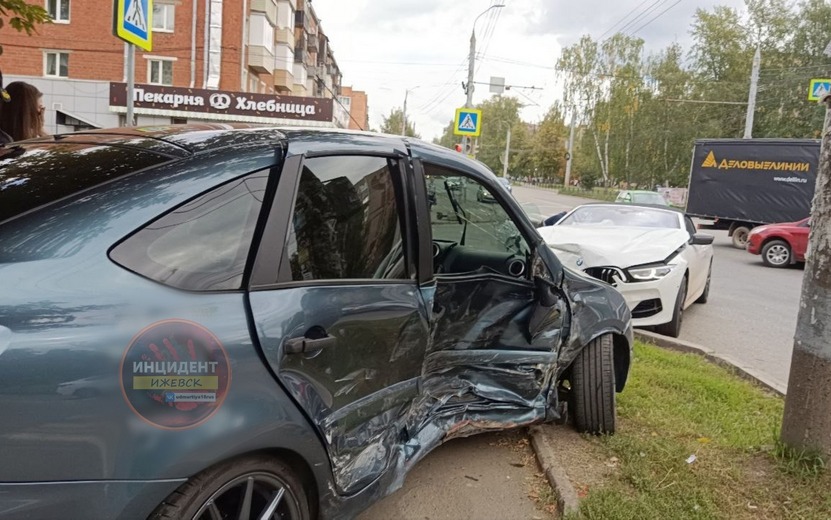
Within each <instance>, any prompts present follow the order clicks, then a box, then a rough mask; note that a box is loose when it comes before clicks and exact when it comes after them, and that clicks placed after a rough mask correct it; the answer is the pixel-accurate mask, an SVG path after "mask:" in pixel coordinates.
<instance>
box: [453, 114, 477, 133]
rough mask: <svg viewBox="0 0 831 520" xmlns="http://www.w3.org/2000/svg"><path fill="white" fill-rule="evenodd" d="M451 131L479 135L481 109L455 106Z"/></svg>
mask: <svg viewBox="0 0 831 520" xmlns="http://www.w3.org/2000/svg"><path fill="white" fill-rule="evenodd" d="M453 133H454V134H455V135H466V136H468V137H479V135H480V134H481V133H482V111H481V110H476V109H475V108H457V109H456V119H455V121H454V123H453Z"/></svg>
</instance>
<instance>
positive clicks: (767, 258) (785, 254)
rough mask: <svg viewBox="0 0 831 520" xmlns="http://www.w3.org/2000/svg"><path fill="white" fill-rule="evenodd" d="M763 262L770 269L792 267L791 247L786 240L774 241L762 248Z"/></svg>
mask: <svg viewBox="0 0 831 520" xmlns="http://www.w3.org/2000/svg"><path fill="white" fill-rule="evenodd" d="M762 262H764V264H765V265H766V266H768V267H788V266H789V265H791V246H789V245H788V243H787V242H785V241H784V240H772V241H770V242H768V243H767V244H765V245H764V247H762Z"/></svg>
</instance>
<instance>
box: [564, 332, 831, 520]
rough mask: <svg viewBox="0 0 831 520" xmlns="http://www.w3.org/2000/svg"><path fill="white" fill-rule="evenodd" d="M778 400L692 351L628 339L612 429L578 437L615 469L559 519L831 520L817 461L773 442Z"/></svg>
mask: <svg viewBox="0 0 831 520" xmlns="http://www.w3.org/2000/svg"><path fill="white" fill-rule="evenodd" d="M783 407H784V401H783V399H782V398H780V397H778V396H776V395H774V394H771V393H768V392H766V391H764V390H762V389H760V388H758V387H756V386H754V385H753V384H751V383H749V382H746V381H744V380H742V379H739V378H738V377H736V376H734V375H733V374H731V373H729V372H728V371H727V370H725V369H724V368H721V367H718V366H716V365H713V364H711V363H708V362H707V361H705V360H704V359H703V358H702V357H700V356H696V355H692V354H678V353H675V352H669V351H666V350H662V349H660V348H658V347H654V346H651V345H645V344H640V343H639V344H637V345H636V347H635V360H634V363H633V367H632V373H631V375H630V378H629V382H628V383H627V386H626V390H624V392H623V393H622V394H618V418H619V422H618V428H617V433H616V434H615V435H612V436H608V437H589V436H586V437H584V440H585V441H586V442H587V443H589V444H591V445H592V446H589V448H591V449H592V450H594V451H595V452H596V453H599V454H600V458H601V459H602V460H600V461H598V463H599V464H603V463H604V462H607V461H609V460H611V461H613V462H614V465H615V470H614V471H613V472H612V473H610V474H609V475H607V476H606V477H605V479H604V480H603V482H602V483H598V484H596V485H594V486H592V487H591V489H589V490H588V491H587V492H586V496H585V498H584V499H583V500H582V501H581V507H580V511H579V512H578V513H576V514H572V515H570V516H569V517H568V518H571V519H572V520H577V519H602V520H615V519H627V520H629V519H631V520H635V519H637V520H642V519H656V520H657V519H661V520H664V519H676V518H683V519H686V518H691V519H709V518H720V519H721V518H723V519H731V520H732V519H745V518H747V519H750V518H753V519H756V518H782V519H799V518H805V519H809V518H810V519H829V518H831V476H829V473H828V472H826V471H824V468H823V465H822V461H821V459H819V458H818V457H816V456H811V455H809V454H795V453H788V452H787V450H785V449H783V448H782V447H781V446H780V445H779V443H778V440H777V439H778V433H779V428H780V422H781V417H782V411H783ZM692 455H694V460H693V457H691V456H692ZM607 465H608V462H607Z"/></svg>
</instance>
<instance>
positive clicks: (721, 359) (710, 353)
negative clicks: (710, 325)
mask: <svg viewBox="0 0 831 520" xmlns="http://www.w3.org/2000/svg"><path fill="white" fill-rule="evenodd" d="M635 338H636V339H639V340H640V341H643V342H644V343H650V344H652V345H655V346H657V347H661V348H665V349H667V350H674V351H676V352H684V353H688V354H698V355H700V356H704V358H706V359H707V361H709V362H711V363H715V364H716V365H719V366H722V367H725V368H727V369H729V370H730V371H732V372H733V373H735V374H736V375H738V376H739V377H741V378H742V379H745V380H747V381H750V382H751V383H755V384H757V385H759V386H761V387H763V388H765V389H767V390H770V391H771V392H773V393H775V394H778V395H780V396H783V397H784V395H785V391H786V390H787V388H786V387H785V386H783V385H780V384H778V383H773V382H769V381H765V380H764V379H762V375H761V374H759V373H758V372H756V371H755V370H754V369H752V368H750V367H746V366H742V364H741V363H740V362H739V361H737V360H734V359H732V358H730V357H729V356H724V355H722V354H719V353H717V352H716V351H715V350H711V349H709V348H706V347H702V346H700V345H696V344H695V343H690V342H689V341H684V340H681V339H676V338H669V337H667V336H662V335H661V334H655V333H654V332H649V331H646V330H637V329H636V330H635Z"/></svg>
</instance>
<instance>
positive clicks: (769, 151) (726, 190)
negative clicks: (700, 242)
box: [687, 139, 820, 223]
mask: <svg viewBox="0 0 831 520" xmlns="http://www.w3.org/2000/svg"><path fill="white" fill-rule="evenodd" d="M819 147H820V142H819V141H815V140H809V139H782V140H773V139H748V140H741V139H720V140H700V141H697V142H696V144H695V152H694V154H693V164H692V170H691V172H690V191H689V198H688V200H687V213H689V214H691V215H695V216H700V217H711V218H720V219H728V220H736V221H744V222H753V223H772V222H794V221H797V220H800V219H803V218H805V217H807V216H808V214H809V213H810V211H811V199H812V198H813V195H814V185H815V184H816V178H817V168H818V164H819Z"/></svg>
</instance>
